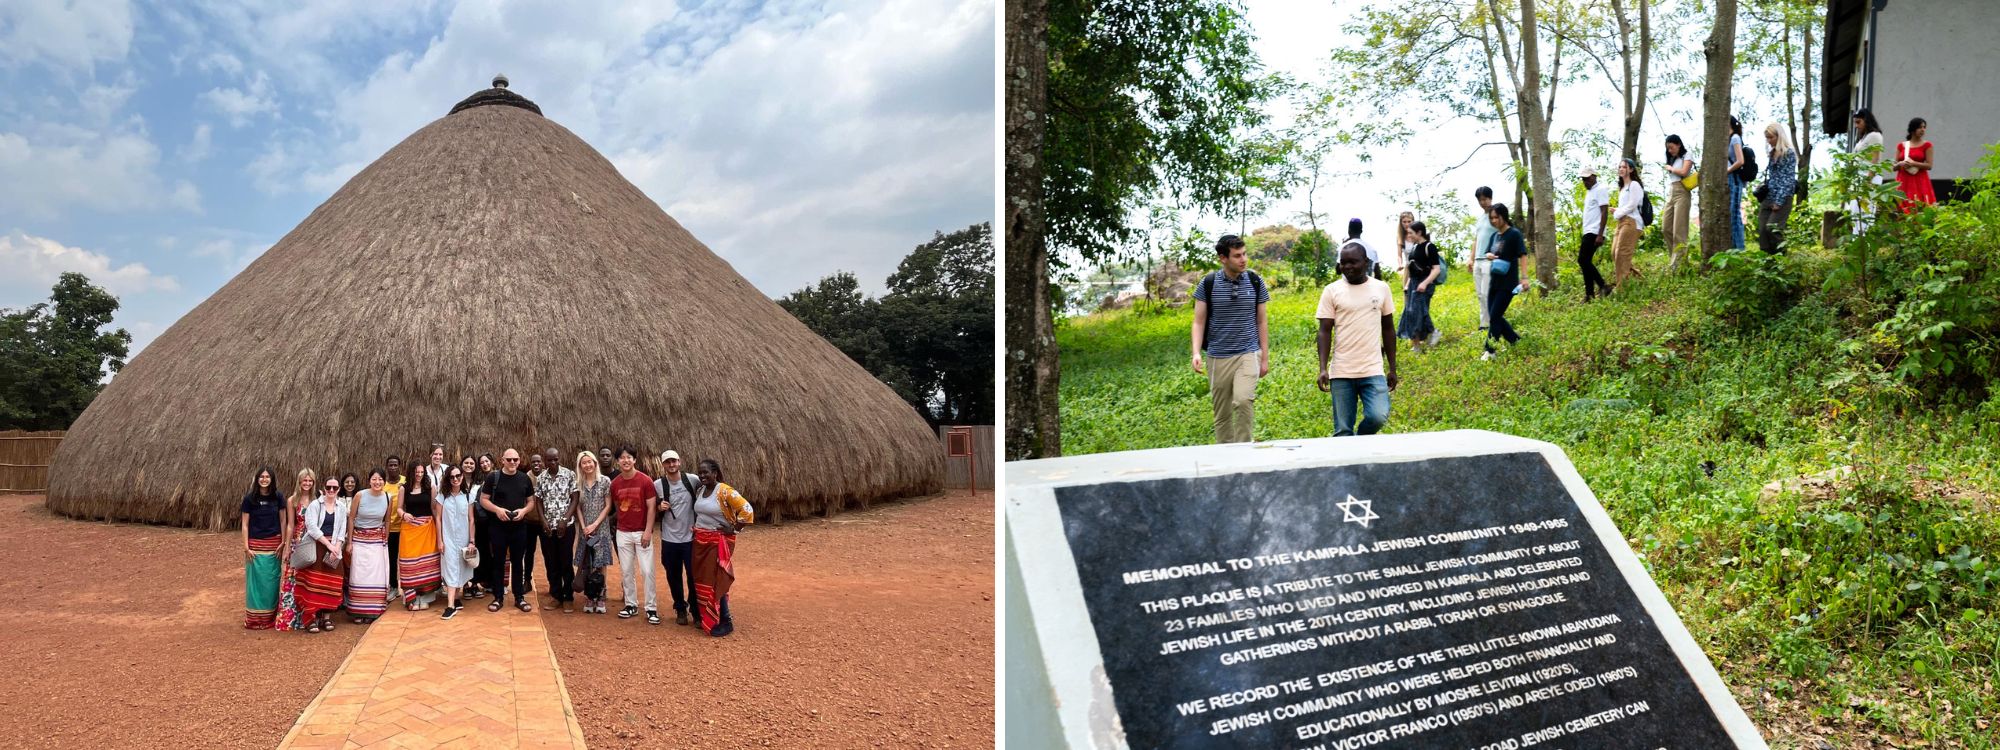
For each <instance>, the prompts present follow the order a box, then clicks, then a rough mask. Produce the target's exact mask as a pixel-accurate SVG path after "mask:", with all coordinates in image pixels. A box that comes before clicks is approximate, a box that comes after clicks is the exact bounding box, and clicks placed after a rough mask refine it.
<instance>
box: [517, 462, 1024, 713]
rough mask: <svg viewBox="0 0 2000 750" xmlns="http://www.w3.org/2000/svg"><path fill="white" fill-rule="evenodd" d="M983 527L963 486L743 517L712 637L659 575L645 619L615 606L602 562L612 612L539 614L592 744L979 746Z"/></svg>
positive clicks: (986, 506) (988, 533)
mask: <svg viewBox="0 0 2000 750" xmlns="http://www.w3.org/2000/svg"><path fill="white" fill-rule="evenodd" d="M993 529H994V527H993V494H992V493H991V492H981V493H978V494H972V493H967V492H964V491H960V492H956V493H953V494H950V495H946V496H941V497H937V498H933V499H928V500H922V501H916V502H901V503H890V504H882V505H876V506H875V507H874V508H872V509H870V510H867V511H861V512H848V513H842V514H839V515H836V516H834V517H833V518H832V519H822V518H808V519H804V520H793V521H787V522H786V523H785V524H784V525H783V526H779V527H761V526H760V527H752V528H751V529H749V530H746V531H744V532H743V535H742V536H741V538H740V541H739V543H738V546H737V548H736V549H737V558H736V565H737V568H736V572H737V579H736V587H735V589H733V590H732V592H731V594H730V610H731V614H733V615H734V616H735V619H736V632H735V633H734V634H733V635H730V636H729V637H727V638H709V637H707V636H704V635H702V633H701V629H700V628H696V627H689V626H680V625H675V624H674V620H673V600H672V597H671V595H669V594H668V593H667V588H666V583H665V581H664V580H656V581H655V584H656V585H657V586H658V588H659V597H660V609H661V611H662V619H663V622H662V623H661V624H660V625H658V626H652V625H647V624H646V621H645V619H644V617H643V616H641V617H635V618H633V619H631V620H620V619H618V616H617V609H618V607H619V605H620V603H619V599H620V597H621V594H620V592H619V580H618V571H617V570H616V569H612V570H608V571H606V573H607V575H606V584H607V586H608V587H609V588H610V594H609V598H610V600H611V602H610V605H611V613H610V614H603V615H585V614H582V613H581V612H578V613H576V614H567V615H566V614H562V613H561V612H554V611H545V612H544V614H543V622H544V624H546V625H547V627H548V629H549V638H550V641H551V642H552V643H553V644H554V645H555V650H556V656H557V660H558V663H559V664H560V665H561V666H562V671H563V680H564V681H565V682H567V683H568V686H569V693H570V701H571V702H572V703H573V704H574V705H575V706H576V710H577V717H578V719H579V720H580V721H581V722H582V724H583V732H584V736H585V739H586V740H587V741H588V742H589V743H590V745H591V747H600V748H602V747H701V748H734V747H827V748H846V747H860V748H866V747H894V748H909V747H938V748H942V747H967V748H990V747H993V739H994V737H993V731H994V730H993V705H994V696H993V679H994V677H993V560H994V557H993ZM655 554H657V553H655ZM658 565H659V563H658V560H657V559H655V561H654V566H655V572H656V573H659V569H658ZM538 566H539V562H538ZM537 593H538V594H539V593H540V591H539V590H538V592H537ZM541 603H542V604H547V600H546V599H543V600H542V602H541ZM481 614H484V612H483V611H482V612H481Z"/></svg>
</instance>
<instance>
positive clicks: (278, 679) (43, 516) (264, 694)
mask: <svg viewBox="0 0 2000 750" xmlns="http://www.w3.org/2000/svg"><path fill="white" fill-rule="evenodd" d="M239 539H240V537H239V536H238V532H230V533H227V534H214V533H206V532H197V531H189V530H186V529H170V528H162V527H156V526H134V525H129V524H102V523H86V522H82V521H73V520H70V519H67V518H63V517H60V516H56V515H54V514H51V513H49V512H48V511H47V510H46V509H44V508H43V507H42V498H41V497H40V496H35V495H0V560H4V561H5V570H6V574H5V575H0V602H5V603H6V604H5V605H0V633H4V634H5V636H4V637H0V663H4V664H6V665H7V667H6V668H7V671H8V675H7V679H4V680H0V726H11V727H16V728H17V729H15V730H14V734H13V736H12V738H11V739H9V740H8V741H7V743H6V744H7V745H9V746H10V747H23V746H25V747H64V748H69V747H102V748H126V747H131V748H137V747H245V748H253V747H254V748H269V747H276V746H277V744H278V740H279V739H281V738H283V737H284V736H285V731H286V730H288V729H290V728H291V726H292V722H293V721H294V720H296V719H297V718H298V716H299V712H300V711H301V710H303V709H304V708H305V706H306V703H308V702H310V701H311V700H312V698H313V696H314V695H316V694H318V693H319V689H320V686H321V685H323V684H325V682H326V680H327V678H328V677H330V676H332V675H333V671H334V669H336V668H338V667H339V666H340V662H341V660H342V659H344V658H346V656H347V652H348V650H349V649H351V648H353V646H354V643H355V641H357V640H359V639H360V637H361V630H362V628H361V627H359V626H343V627H341V628H340V629H339V630H336V631H334V632H332V633H321V634H319V635H311V636H308V635H306V634H304V633H278V632H272V631H248V630H244V629H243V553H242V552H240V551H238V550H239V549H240V547H239V546H238V545H239V542H238V540H239Z"/></svg>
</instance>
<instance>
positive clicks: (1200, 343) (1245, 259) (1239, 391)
mask: <svg viewBox="0 0 2000 750" xmlns="http://www.w3.org/2000/svg"><path fill="white" fill-rule="evenodd" d="M1215 255H1216V257H1217V259H1219V260H1220V261H1221V262H1222V270H1220V271H1216V272H1214V273H1211V274H1209V275H1207V276H1205V277H1202V280H1201V281H1200V282H1199V283H1197V284H1195V287H1194V332H1193V334H1192V336H1193V338H1194V352H1193V357H1192V359H1191V360H1190V362H1189V366H1191V367H1193V368H1194V371H1195V372H1197V373H1200V372H1202V371H1203V368H1202V361H1201V357H1202V354H1203V353H1204V352H1206V353H1207V354H1208V367H1207V373H1208V396H1209V400H1210V401H1211V402H1212V405H1213V406H1214V409H1215V442H1218V443H1247V442H1250V437H1251V429H1250V428H1251V425H1252V422H1253V419H1252V407H1253V402H1254V401H1255V400H1256V398H1257V379H1258V378H1262V377H1264V376H1265V375H1267V374H1269V373H1270V372H1271V354H1270V352H1271V327H1270V325H1269V323H1268V321H1267V320H1266V318H1265V316H1264V305H1265V304H1266V303H1269V302H1270V301H1271V292H1270V290H1268V289H1266V288H1264V280H1263V279H1262V278H1259V277H1258V276H1257V274H1256V272H1254V271H1251V270H1250V257H1249V254H1248V253H1247V252H1246V251H1245V250H1244V245H1243V240H1242V238H1240V237H1237V236H1236V235H1233V234H1225V235H1223V236H1222V239H1221V240H1218V241H1217V242H1216V243H1215Z"/></svg>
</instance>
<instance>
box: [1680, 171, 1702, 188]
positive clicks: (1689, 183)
mask: <svg viewBox="0 0 2000 750" xmlns="http://www.w3.org/2000/svg"><path fill="white" fill-rule="evenodd" d="M1699 184H1701V170H1699V169H1690V170H1688V176H1686V177H1682V178H1681V187H1684V188H1687V189H1689V190H1693V189H1694V186H1696V185H1699Z"/></svg>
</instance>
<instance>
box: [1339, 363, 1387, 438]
mask: <svg viewBox="0 0 2000 750" xmlns="http://www.w3.org/2000/svg"><path fill="white" fill-rule="evenodd" d="M1326 384H1327V388H1328V389H1329V390H1331V391H1333V436H1334V437H1344V436H1347V435H1354V434H1357V433H1356V432H1355V427H1354V411H1355V408H1356V407H1360V409H1361V411H1362V415H1361V429H1360V432H1359V433H1358V434H1362V435H1373V434H1375V433H1377V432H1381V431H1382V425H1384V424H1387V423H1388V421H1389V379H1388V378H1387V377H1384V376H1381V375H1370V376H1368V377H1365V378H1330V379H1328V380H1327V381H1326Z"/></svg>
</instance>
